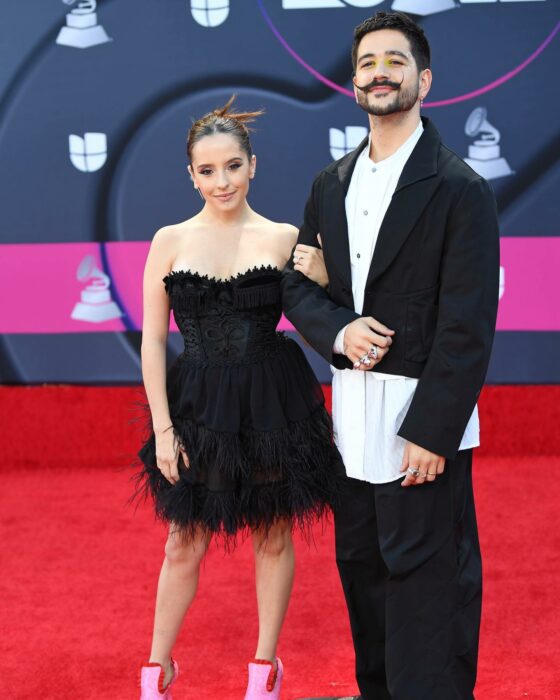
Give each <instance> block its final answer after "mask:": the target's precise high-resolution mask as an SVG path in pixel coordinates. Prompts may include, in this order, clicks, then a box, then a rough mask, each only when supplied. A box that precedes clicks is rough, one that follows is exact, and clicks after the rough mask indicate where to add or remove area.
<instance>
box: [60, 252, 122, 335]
mask: <svg viewBox="0 0 560 700" xmlns="http://www.w3.org/2000/svg"><path fill="white" fill-rule="evenodd" d="M76 277H77V278H78V280H79V281H80V282H90V284H88V285H87V287H86V288H85V289H83V290H82V292H81V294H80V301H79V302H78V303H77V304H76V306H75V307H74V310H73V311H72V313H71V318H73V319H74V320H75V321H89V322H90V323H101V322H102V321H110V320H111V319H113V318H120V317H121V316H122V315H123V313H122V311H121V310H120V309H119V307H118V306H117V305H116V304H115V302H114V301H113V300H112V299H111V292H110V291H109V287H110V286H111V280H110V279H109V276H108V275H106V274H105V273H104V272H101V270H100V269H99V268H98V267H97V265H96V262H95V258H94V257H93V255H86V257H85V258H84V259H83V260H82V262H81V263H80V264H79V265H78V271H77V273H76Z"/></svg>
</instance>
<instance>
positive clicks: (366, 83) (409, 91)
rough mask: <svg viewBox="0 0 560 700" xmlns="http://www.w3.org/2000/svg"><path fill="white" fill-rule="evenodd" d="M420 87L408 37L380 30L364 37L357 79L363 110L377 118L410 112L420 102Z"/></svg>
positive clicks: (357, 91)
mask: <svg viewBox="0 0 560 700" xmlns="http://www.w3.org/2000/svg"><path fill="white" fill-rule="evenodd" d="M419 84H420V78H419V74H418V68H417V66H416V61H415V60H414V57H413V56H412V53H411V52H410V43H409V41H408V39H407V38H406V36H405V35H404V34H401V32H399V31H397V30H395V29H380V30H379V31H375V32H370V33H369V34H366V35H365V36H364V37H363V39H362V40H361V41H360V44H359V46H358V55H357V61H356V74H355V76H354V93H355V95H356V100H357V102H358V104H359V105H360V107H361V108H362V109H363V110H365V111H366V112H368V114H373V115H376V116H385V115H388V114H395V113H397V112H408V111H410V110H411V109H412V108H413V107H414V105H415V104H416V103H417V102H418V97H419ZM360 88H362V89H360Z"/></svg>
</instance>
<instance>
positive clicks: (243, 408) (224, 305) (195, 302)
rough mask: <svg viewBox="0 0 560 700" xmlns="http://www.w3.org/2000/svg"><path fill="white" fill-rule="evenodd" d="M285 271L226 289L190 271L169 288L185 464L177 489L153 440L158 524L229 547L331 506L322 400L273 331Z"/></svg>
mask: <svg viewBox="0 0 560 700" xmlns="http://www.w3.org/2000/svg"><path fill="white" fill-rule="evenodd" d="M280 278H281V272H280V270H278V269H277V268H274V267H270V266H268V267H265V266H261V267H256V268H254V269H252V270H249V271H247V272H244V273H241V274H239V275H238V276H237V277H235V278H232V279H230V280H228V281H224V280H216V279H214V278H209V277H206V276H202V275H199V274H198V273H195V272H190V271H178V272H175V271H174V272H172V273H170V274H169V275H167V276H166V277H165V278H164V279H163V282H164V283H165V288H166V291H167V293H168V294H169V297H170V304H171V308H172V310H173V314H174V317H175V321H176V323H177V326H178V327H179V330H180V331H181V334H182V336H183V339H184V343H185V347H184V351H183V353H182V354H181V355H180V356H179V357H178V358H177V360H176V361H175V362H174V364H173V365H172V366H171V367H170V369H169V372H168V375H167V396H168V402H169V410H170V415H171V421H172V423H173V428H174V431H175V434H176V435H177V437H178V439H179V441H180V442H181V443H182V445H183V446H184V449H185V451H186V453H187V455H188V458H189V467H188V468H187V467H186V466H185V465H184V463H183V460H182V458H181V457H180V458H179V475H180V479H179V481H178V483H176V484H175V485H172V484H170V483H169V482H168V481H167V480H166V479H165V478H164V476H163V475H162V474H161V472H160V470H159V469H158V467H157V464H156V454H155V437H154V434H153V432H151V424H150V435H149V438H148V439H147V441H146V443H145V444H144V446H143V447H142V449H141V450H140V452H139V456H140V459H141V461H142V463H143V469H142V472H141V474H140V475H139V477H140V483H141V485H142V486H143V490H145V491H147V492H148V493H151V495H152V496H153V499H154V503H155V509H156V513H157V515H158V516H159V517H160V518H162V519H163V520H165V521H168V522H169V523H173V524H174V526H175V527H177V528H178V529H181V530H183V531H185V532H186V533H187V534H190V533H193V532H194V531H195V530H197V529H198V528H203V529H204V530H206V531H208V532H210V533H213V534H216V535H225V536H226V538H227V539H229V538H230V536H234V535H235V534H236V533H238V532H239V531H243V530H245V531H247V530H252V529H256V528H261V527H262V528H265V529H267V528H269V527H270V526H271V525H272V524H273V523H274V522H276V521H277V520H278V519H279V518H287V519H289V520H290V521H291V522H292V524H294V525H299V526H301V527H302V528H303V529H305V530H307V527H308V526H309V525H310V524H311V523H312V522H313V521H314V520H315V519H317V518H320V517H321V516H322V515H323V514H324V513H325V512H326V511H327V510H328V509H329V508H330V507H331V506H332V504H333V499H334V498H335V496H336V488H337V481H338V479H337V476H338V474H339V473H340V470H341V463H340V457H339V455H338V452H337V450H336V447H335V446H334V443H333V436H332V424H331V420H330V417H329V415H328V413H327V411H326V409H325V406H324V398H323V393H322V390H321V387H320V385H319V384H318V382H317V379H316V377H315V375H314V374H313V371H312V370H311V367H310V366H309V364H308V362H307V360H306V358H305V355H304V353H303V351H302V350H301V348H300V347H299V345H298V344H297V343H296V342H294V341H293V340H291V339H289V338H287V337H286V336H284V335H283V334H282V333H279V332H277V331H276V327H277V325H278V321H279V320H280V316H281V311H282V308H281V295H280Z"/></svg>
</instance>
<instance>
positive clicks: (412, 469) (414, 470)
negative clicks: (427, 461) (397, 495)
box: [406, 467, 420, 478]
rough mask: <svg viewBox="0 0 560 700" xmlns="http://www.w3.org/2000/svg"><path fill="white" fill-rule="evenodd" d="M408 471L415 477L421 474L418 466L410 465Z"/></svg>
mask: <svg viewBox="0 0 560 700" xmlns="http://www.w3.org/2000/svg"><path fill="white" fill-rule="evenodd" d="M406 471H407V472H408V473H409V474H410V475H411V476H413V477H414V478H416V477H417V476H418V474H420V469H418V467H409V468H408V469H407V470H406Z"/></svg>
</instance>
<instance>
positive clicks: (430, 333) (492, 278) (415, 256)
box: [282, 119, 499, 459]
mask: <svg viewBox="0 0 560 700" xmlns="http://www.w3.org/2000/svg"><path fill="white" fill-rule="evenodd" d="M422 121H423V123H424V132H423V134H422V136H421V137H420V140H419V141H418V143H417V144H416V147H415V148H414V151H413V152H412V155H411V156H410V158H409V160H408V161H407V163H406V165H405V167H404V169H403V172H402V174H401V177H400V179H399V182H398V185H397V188H396V191H395V193H394V195H393V197H392V200H391V203H390V205H389V208H388V210H387V213H386V215H385V218H384V220H383V223H382V226H381V230H380V232H379V238H378V240H377V244H376V247H375V251H374V254H373V259H372V262H371V267H370V270H369V276H368V279H367V283H366V290H365V300H364V307H363V309H362V314H361V315H362V316H373V317H374V318H376V319H377V320H378V321H381V322H382V323H384V324H385V325H387V326H388V327H389V328H392V329H393V330H394V331H395V336H394V337H393V344H392V346H391V349H390V350H389V352H388V354H387V355H386V356H385V357H384V358H383V360H381V362H380V363H379V364H378V365H376V367H375V369H374V370H373V371H376V370H378V371H380V372H385V373H388V374H399V375H405V376H407V377H414V378H419V379H420V382H419V384H418V387H417V389H416V392H415V394H414V399H413V401H412V404H411V406H410V408H409V410H408V412H407V415H406V417H405V419H404V422H403V424H402V426H401V428H400V430H399V435H400V436H401V437H403V438H405V439H406V440H410V441H411V442H414V443H416V444H418V445H421V446H422V447H424V448H426V449H428V450H430V451H432V452H435V453H437V454H439V455H442V456H444V457H446V458H448V459H453V458H455V456H456V455H457V451H458V448H459V445H460V443H461V438H462V436H463V433H464V431H465V428H466V425H467V422H468V420H469V418H470V416H471V414H472V411H473V409H474V406H475V404H476V401H477V398H478V395H479V394H480V390H481V388H482V385H483V383H484V377H485V375H486V371H487V368H488V362H489V358H490V350H491V347H492V340H493V337H494V329H495V324H496V313H497V307H498V281H499V233H498V220H497V213H496V202H495V199H494V195H493V193H492V190H491V189H490V186H489V185H488V183H487V182H486V180H484V179H483V178H481V177H480V176H479V175H478V174H477V173H475V172H474V171H473V170H472V169H471V168H470V167H469V166H468V165H467V164H466V163H465V162H464V161H463V160H461V158H459V157H458V156H457V155H456V154H455V153H453V152H452V151H450V150H449V149H448V148H447V147H446V146H444V145H442V143H441V139H440V136H439V133H438V132H437V130H436V128H435V127H434V126H433V124H432V123H431V121H430V120H428V119H423V120H422ZM367 143H368V140H367V138H366V139H364V141H363V142H362V143H361V144H360V146H358V148H357V149H356V150H355V151H353V152H352V153H349V154H348V155H346V156H344V157H343V158H341V159H340V160H338V161H336V162H334V163H331V165H329V166H328V167H327V168H325V169H324V170H323V171H322V172H321V173H320V174H319V175H318V176H317V178H316V179H315V182H314V183H313V187H312V191H311V195H310V197H309V200H308V202H307V205H306V207H305V215H304V222H303V225H302V227H301V229H300V232H299V238H298V243H304V244H306V245H312V246H318V243H317V238H316V236H317V233H318V232H320V233H321V239H322V242H323V252H324V258H325V264H326V267H327V272H328V275H329V288H328V291H327V290H325V289H322V288H321V287H319V286H318V285H317V284H315V283H314V282H312V281H311V280H309V279H307V278H306V277H305V276H304V275H302V274H301V273H300V272H296V271H295V270H294V269H293V263H292V262H290V263H289V264H288V266H287V267H286V269H285V271H284V274H283V277H282V291H283V305H284V312H285V314H286V316H287V317H288V319H289V320H290V321H291V322H292V323H293V325H294V326H295V327H296V329H297V330H298V331H299V332H300V333H301V335H302V336H303V337H304V338H305V339H306V340H307V341H308V342H309V344H310V345H311V346H312V347H313V348H315V350H317V351H318V352H319V353H320V354H321V355H322V356H323V357H324V358H325V359H326V360H327V361H328V362H329V363H331V364H333V365H334V366H335V367H338V368H339V369H343V368H351V366H352V365H351V363H350V361H349V360H348V358H346V357H345V356H343V355H333V352H332V348H333V344H334V341H335V338H336V336H337V334H338V332H339V331H340V330H341V328H343V327H344V326H345V325H346V324H347V323H350V322H351V321H353V320H354V319H356V318H358V317H359V314H357V313H355V312H354V303H353V298H352V280H351V273H350V253H349V244H348V227H347V221H346V212H345V197H346V193H347V191H348V187H349V185H350V179H351V177H352V172H353V170H354V166H355V164H356V160H357V158H358V155H359V154H360V152H361V151H362V150H363V149H364V148H365V147H366V145H367Z"/></svg>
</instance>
